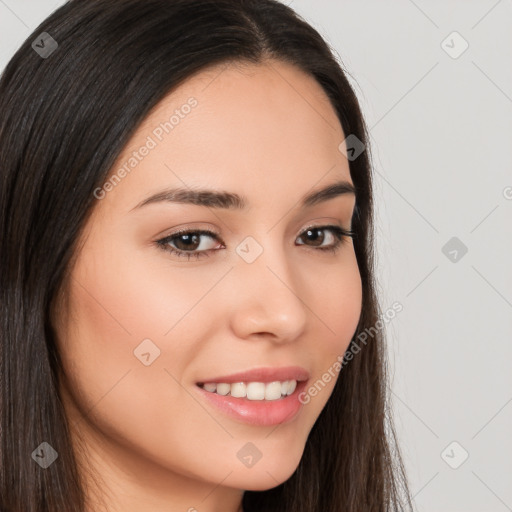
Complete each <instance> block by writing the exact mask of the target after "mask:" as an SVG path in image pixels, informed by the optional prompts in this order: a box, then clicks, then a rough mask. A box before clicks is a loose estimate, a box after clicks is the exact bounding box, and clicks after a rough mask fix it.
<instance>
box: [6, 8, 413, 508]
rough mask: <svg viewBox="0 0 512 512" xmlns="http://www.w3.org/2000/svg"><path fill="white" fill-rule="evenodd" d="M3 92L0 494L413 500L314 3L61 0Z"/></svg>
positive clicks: (366, 238) (350, 126)
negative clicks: (309, 8)
mask: <svg viewBox="0 0 512 512" xmlns="http://www.w3.org/2000/svg"><path fill="white" fill-rule="evenodd" d="M0 108H1V111H2V118H1V120H0V151H1V155H2V174H1V176H2V181H1V186H0V195H1V210H0V233H1V235H0V236H1V250H0V280H1V281H0V290H1V301H0V304H1V308H2V309H1V312H2V313H1V321H2V324H1V328H0V336H1V338H0V339H1V345H0V346H1V353H2V359H1V361H2V375H1V378H2V385H1V392H2V395H1V402H0V403H1V421H2V423H1V456H2V459H1V462H2V464H1V470H0V471H1V487H0V496H1V498H0V500H1V510H2V511H9V512H11V511H12V512H15V511H16V512H20V511H23V512H36V511H38V512H39V511H42V510H44V511H48V512H57V511H70V510H73V511H87V512H93V511H94V512H95V511H98V510H108V511H114V510H115V511H121V510H122V511H123V512H130V511H141V510H150V511H153V512H160V511H163V510H165V511H167V512H174V511H186V510H188V511H190V512H191V511H199V512H203V511H204V512H209V511H220V510H222V511H224V512H235V511H244V512H252V511H270V512H271V511H276V512H277V511H279V512H283V511H289V512H313V511H315V512H320V511H322V512H324V511H326V510H333V511H334V510H336V511H338V510H340V511H341V510H343V511H345V512H356V511H357V512H361V511H385V510H386V511H387V510H404V509H405V508H404V507H405V506H406V505H407V506H408V507H411V502H410V498H409V494H408V490H407V484H406V478H405V474H404V470H403V465H402V462H401V460H400V455H399V451H398V450H397V449H396V447H395V446H394V444H395V443H396V440H395V434H394V430H393V425H392V421H391V417H390V414H389V411H388V409H387V402H386V389H387V388H386V373H385V358H384V354H385V352H384V347H383V337H382V334H381V332H380V329H375V325H376V324H377V323H378V322H381V320H380V319H379V307H378V303H377V299H376V296H375V291H374V274H373V266H372V261H373V260H372V258H373V253H372V250H373V247H372V246H373V243H372V187H371V169H370V160H369V155H368V148H367V146H366V144H367V134H366V128H365V124H364V121H363V118H362V115H361V112H360V109H359V106H358V102H357V99H356V97H355V95H354V92H353V91H352V89H351V87H350V85H349V83H348V81H347V79H346V77H345V75H344V73H343V71H342V70H341V68H340V66H339V64H338V63H337V61H336V60H335V58H334V57H333V55H332V53H331V51H330V50H329V48H328V46H327V44H326V43H325V42H324V41H323V39H322V38H321V36H320V35H319V34H318V33H317V32H316V31H315V30H314V29H313V28H312V27H310V26H309V25H308V24H307V23H306V22H304V21H303V20H302V19H300V18H299V17H298V16H297V15H296V14H295V13H294V12H293V11H292V10H291V9H290V8H288V7H286V6H284V5H282V4H280V3H278V2H275V1H273V0H264V1H262V0H229V1H228V0H213V1H212V0H210V1H206V0H175V1H169V0H144V1H143V0H122V1H108V0H94V1H90V2H82V1H78V0H71V1H69V2H68V3H66V4H65V5H64V6H62V7H61V8H60V9H58V10H57V11H56V12H55V13H53V14H52V15H51V16H50V17H49V18H48V19H47V20H45V21H44V22H43V23H42V24H41V25H40V26H39V27H38V28H37V29H36V30H35V31H34V33H33V34H32V35H31V36H30V37H29V39H28V40H27V41H26V42H25V43H24V44H23V45H22V47H21V48H20V49H19V50H18V52H17V53H16V54H15V56H14V57H13V58H12V60H11V61H10V62H9V64H8V66H7V68H6V69H5V71H4V74H3V76H2V78H1V80H0ZM368 329H373V330H371V331H370V332H371V336H370V337H369V338H368V336H367V333H368V332H369V331H368ZM362 335H365V338H364V340H365V343H364V344H363V346H362V347H361V346H360V345H361V343H360V342H361V340H362V339H363V338H362V337H361V336H362ZM358 341H359V344H358ZM355 347H357V348H358V350H355ZM401 491H403V492H401Z"/></svg>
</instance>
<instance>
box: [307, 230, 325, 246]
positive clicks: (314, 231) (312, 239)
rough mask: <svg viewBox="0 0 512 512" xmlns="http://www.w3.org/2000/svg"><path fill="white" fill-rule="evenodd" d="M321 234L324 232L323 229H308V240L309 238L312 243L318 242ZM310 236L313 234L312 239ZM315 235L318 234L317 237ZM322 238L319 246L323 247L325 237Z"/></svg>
mask: <svg viewBox="0 0 512 512" xmlns="http://www.w3.org/2000/svg"><path fill="white" fill-rule="evenodd" d="M321 232H322V230H321V229H308V230H307V235H308V238H309V239H310V240H311V241H312V242H315V241H318V233H321ZM310 234H313V236H312V237H310ZM315 234H316V235H317V236H315ZM320 238H321V239H320V243H319V245H321V244H322V241H323V237H322V236H321V237H320Z"/></svg>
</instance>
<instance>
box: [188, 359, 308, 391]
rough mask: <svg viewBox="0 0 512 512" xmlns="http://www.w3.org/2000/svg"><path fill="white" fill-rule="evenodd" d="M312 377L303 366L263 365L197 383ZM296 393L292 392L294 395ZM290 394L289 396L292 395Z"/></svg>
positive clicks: (298, 379)
mask: <svg viewBox="0 0 512 512" xmlns="http://www.w3.org/2000/svg"><path fill="white" fill-rule="evenodd" d="M309 377H310V375H309V372H308V371H307V370H306V369H305V368H302V367H301V366H282V367H279V368H272V367H261V368H254V369H252V370H248V371H244V372H238V373H232V374H231V375H223V376H220V377H212V378H207V379H204V380H201V381H199V382H197V384H207V383H216V384H219V383H224V382H225V383H226V384H233V383H235V382H264V383H268V382H274V381H276V380H279V381H281V382H282V381H285V380H296V381H297V384H299V383H300V382H302V381H306V380H308V379H309ZM293 394H294V393H292V395H293ZM292 395H289V396H292ZM219 396H220V395H219Z"/></svg>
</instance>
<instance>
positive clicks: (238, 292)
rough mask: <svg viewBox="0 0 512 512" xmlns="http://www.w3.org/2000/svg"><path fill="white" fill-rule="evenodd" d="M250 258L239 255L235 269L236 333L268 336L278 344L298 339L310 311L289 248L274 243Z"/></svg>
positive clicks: (243, 335) (248, 336) (239, 335)
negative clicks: (255, 256) (287, 254)
mask: <svg viewBox="0 0 512 512" xmlns="http://www.w3.org/2000/svg"><path fill="white" fill-rule="evenodd" d="M274 245H276V244H275V242H274ZM249 247H250V246H249ZM250 250H255V247H251V249H250ZM287 260H288V261H287ZM247 261H248V260H246V259H244V258H241V257H240V258H238V259H237V260H236V263H235V268H234V269H233V270H232V272H231V280H230V282H231V283H236V285H235V286H232V287H230V292H231V297H230V299H231V301H230V305H231V306H232V313H231V316H230V318H231V327H232V329H233V331H234V333H235V334H236V335H237V336H238V337H239V338H241V339H247V338H250V337H251V336H253V337H266V338H268V339H271V340H272V341H273V342H276V343H285V342H291V341H293V340H295V339H297V338H298V337H299V336H300V335H301V333H303V332H304V330H305V328H306V321H307V317H308V311H309V308H308V305H307V302H308V297H307V291H306V284H305V283H306V282H305V280H302V279H301V277H302V274H301V273H300V272H299V269H296V268H292V266H291V261H290V258H289V257H288V258H287V256H286V250H285V248H282V247H280V248H277V247H270V242H269V243H267V244H266V246H265V247H264V250H263V252H262V253H261V254H260V255H259V256H258V257H257V258H256V259H255V260H254V261H252V262H251V263H248V262H247Z"/></svg>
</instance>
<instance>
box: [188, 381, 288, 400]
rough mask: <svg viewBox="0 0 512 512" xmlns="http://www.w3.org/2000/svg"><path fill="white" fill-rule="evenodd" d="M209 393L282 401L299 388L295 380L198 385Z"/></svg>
mask: <svg viewBox="0 0 512 512" xmlns="http://www.w3.org/2000/svg"><path fill="white" fill-rule="evenodd" d="M197 385H198V386H199V387H200V388H201V389H204V390H205V391H207V392H208V393H215V394H217V395H220V396H232V397H234V398H247V399H248V400H259V401H261V400H265V401H271V400H280V399H282V398H284V397H286V396H289V395H291V394H292V393H293V392H294V391H295V389H296V388H297V381H296V380H295V379H292V380H285V381H278V380H277V381H273V382H268V383H265V382H234V383H232V384H230V383H229V382H219V383H216V382H207V383H201V382H200V383H198V384H197Z"/></svg>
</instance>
